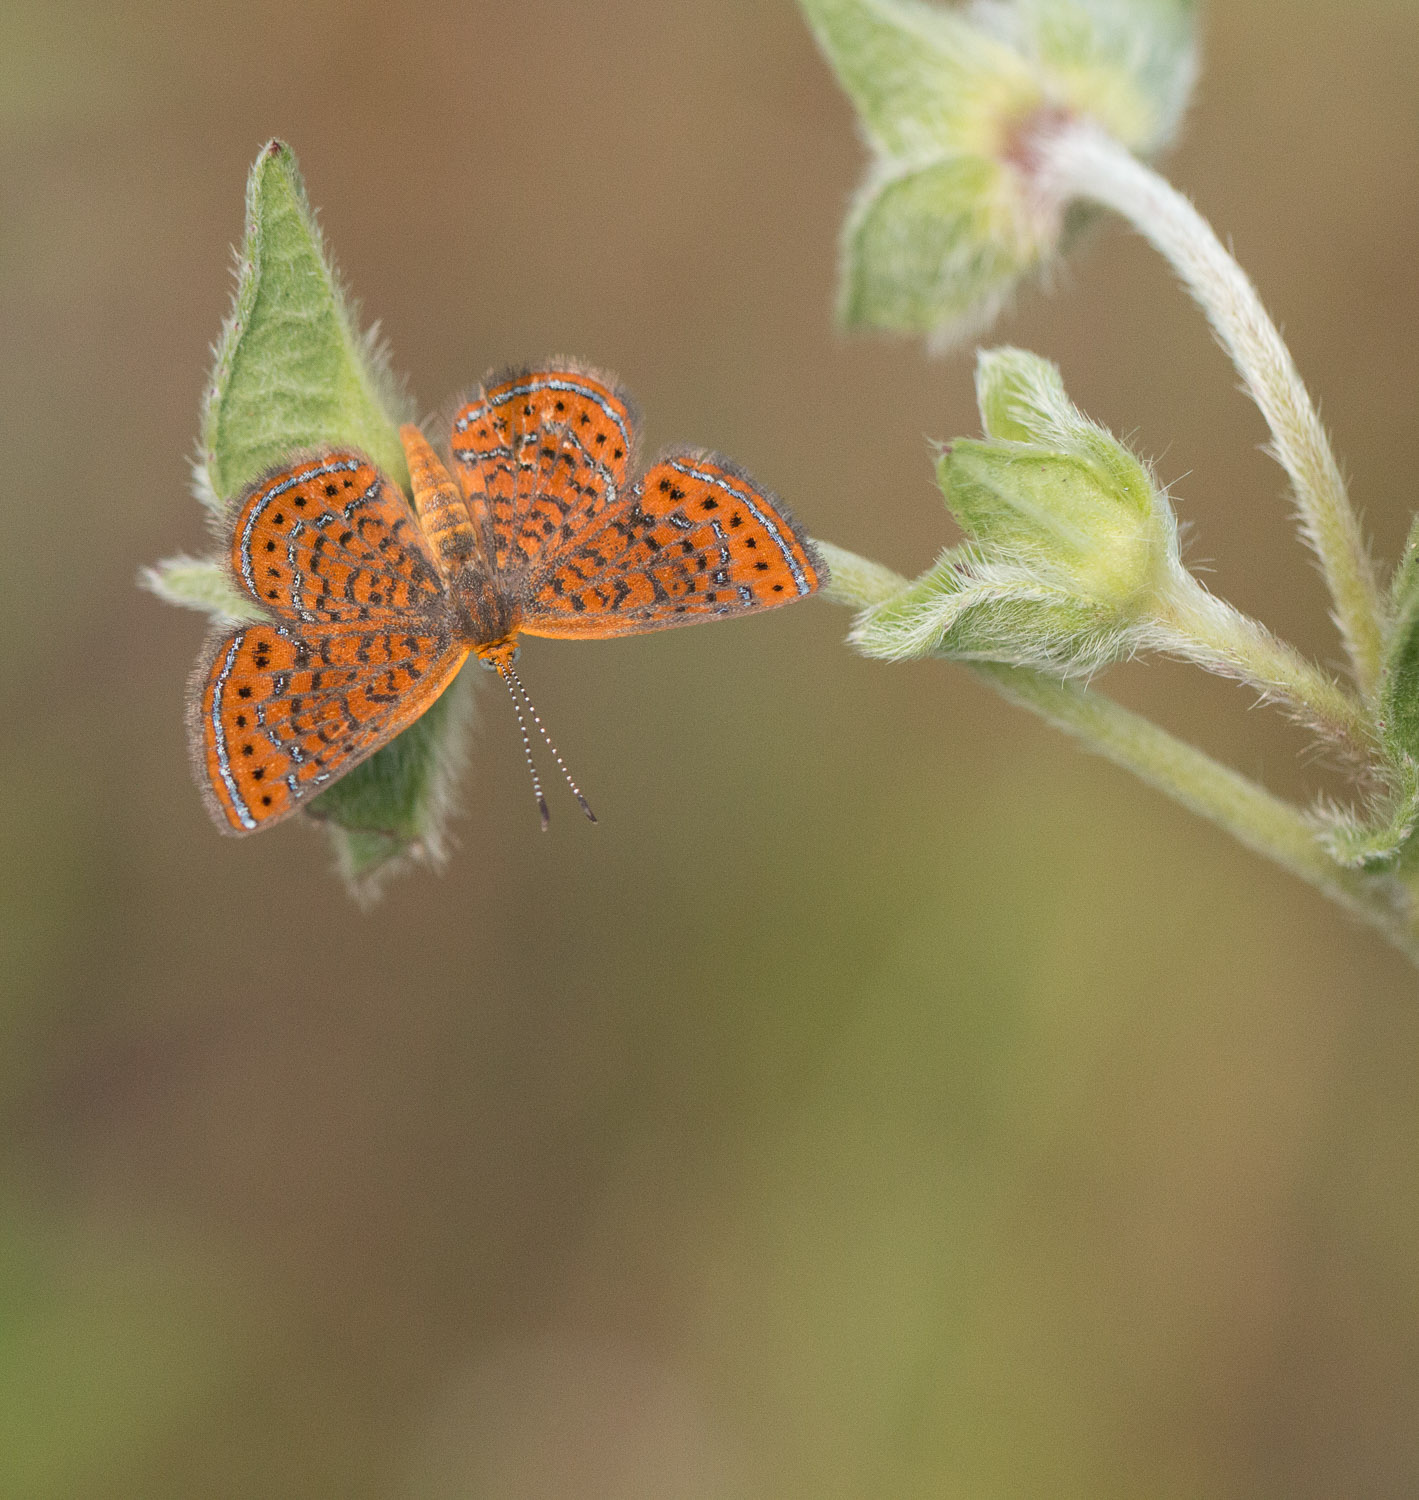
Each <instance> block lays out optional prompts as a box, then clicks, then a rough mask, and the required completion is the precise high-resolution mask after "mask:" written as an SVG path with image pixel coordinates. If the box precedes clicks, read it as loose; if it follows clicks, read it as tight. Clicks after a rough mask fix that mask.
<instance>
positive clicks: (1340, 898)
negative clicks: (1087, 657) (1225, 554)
mask: <svg viewBox="0 0 1419 1500" xmlns="http://www.w3.org/2000/svg"><path fill="white" fill-rule="evenodd" d="M816 546H817V548H818V551H819V553H820V554H821V555H822V556H823V558H824V560H825V561H826V562H827V564H828V566H829V568H830V570H831V573H830V579H829V583H828V587H827V588H826V589H825V591H824V592H825V594H826V596H827V597H828V598H830V599H832V600H834V601H835V602H836V603H839V604H846V605H849V606H851V607H854V608H857V609H863V608H867V607H870V606H872V605H877V604H882V603H885V602H886V601H887V600H888V599H890V598H891V597H892V596H893V595H894V594H895V593H897V592H898V591H899V590H902V589H905V588H907V587H908V586H909V585H908V582H907V580H906V579H905V578H902V577H901V576H900V575H899V574H896V573H894V572H892V571H891V569H889V568H885V567H883V566H882V565H881V564H880V563H875V562H870V561H868V560H867V559H866V558H862V557H858V556H857V555H856V554H855V553H852V552H848V551H846V550H844V549H843V548H840V547H834V546H832V545H831V544H829V543H826V542H818V543H816ZM1224 607H1225V606H1224ZM1239 618H1242V619H1244V618H1245V616H1241V617H1239ZM1273 644H1275V645H1277V646H1278V647H1279V645H1280V643H1279V642H1274V643H1273ZM1297 660H1298V661H1299V660H1302V659H1301V658H1299V657H1298V658H1297ZM965 665H967V666H969V667H970V668H971V670H972V671H974V672H975V673H976V675H977V676H978V677H981V678H982V679H983V680H985V681H986V682H988V683H990V685H991V686H992V687H994V688H995V689H996V690H997V691H998V692H999V693H1001V694H1003V695H1004V696H1005V697H1006V698H1008V699H1009V700H1010V701H1011V702H1012V703H1015V704H1018V705H1019V706H1020V707H1022V708H1028V709H1029V710H1030V711H1031V712H1032V713H1036V714H1038V715H1039V716H1040V717H1041V718H1042V719H1045V720H1046V721H1047V722H1048V723H1050V724H1053V725H1054V726H1055V727H1056V728H1057V729H1062V730H1064V731H1065V733H1067V734H1071V735H1073V736H1074V738H1075V739H1077V740H1079V741H1080V742H1081V743H1082V744H1083V745H1084V746H1085V748H1087V749H1089V750H1092V751H1094V752H1095V753H1096V754H1099V755H1103V756H1106V757H1107V758H1108V759H1109V760H1111V761H1113V762H1114V764H1115V765H1118V766H1121V767H1123V769H1124V770H1127V771H1132V772H1133V774H1134V775H1135V776H1137V777H1138V778H1139V779H1140V780H1142V781H1145V782H1147V783H1148V785H1149V786H1151V787H1154V788H1155V789H1157V790H1158V791H1160V792H1163V793H1165V794H1166V795H1167V796H1169V797H1171V798H1172V799H1173V800H1174V801H1175V802H1180V803H1181V804H1182V805H1183V806H1184V807H1186V808H1189V809H1191V810H1192V811H1193V812H1195V813H1197V814H1199V815H1200V816H1201V817H1204V818H1206V819H1208V821H1209V822H1212V823H1215V824H1216V825H1217V826H1218V827H1219V828H1223V829H1225V830H1226V831H1227V832H1228V833H1230V834H1231V835H1232V836H1233V838H1235V839H1238V840H1239V841H1240V842H1241V843H1243V844H1245V845H1246V846H1247V848H1248V849H1251V850H1253V851H1254V852H1256V853H1257V854H1262V855H1265V856H1266V857H1267V858H1268V859H1270V860H1272V861H1273V862H1274V863H1276V864H1278V865H1280V866H1281V867H1282V868H1283V869H1285V870H1289V871H1290V872H1291V874H1293V875H1295V876H1297V877H1298V878H1299V879H1301V880H1304V881H1305V882H1306V883H1307V884H1308V885H1311V886H1314V887H1315V889H1316V890H1318V891H1321V892H1322V893H1323V894H1325V895H1326V896H1329V897H1330V899H1331V900H1332V901H1336V902H1338V903H1339V904H1340V905H1341V906H1343V907H1344V908H1345V909H1346V910H1347V911H1349V912H1352V913H1353V914H1354V915H1356V916H1358V917H1360V918H1361V919H1362V920H1364V921H1365V922H1368V923H1369V924H1370V925H1371V926H1372V927H1375V928H1377V929H1378V930H1379V931H1380V932H1382V933H1383V934H1384V936H1385V937H1386V938H1388V939H1389V941H1390V942H1391V943H1393V944H1394V946H1395V947H1396V948H1398V949H1399V950H1400V952H1402V953H1403V954H1405V956H1406V957H1407V958H1408V959H1409V960H1410V961H1411V962H1412V963H1413V964H1415V965H1416V967H1419V932H1416V927H1415V923H1414V922H1413V920H1412V915H1413V912H1414V908H1415V903H1416V900H1419V889H1411V888H1410V886H1411V882H1410V881H1409V880H1401V879H1396V878H1393V877H1391V876H1389V875H1386V874H1366V873H1365V872H1363V871H1360V870H1352V869H1347V868H1346V867H1345V866H1343V865H1341V864H1339V863H1338V862H1337V861H1336V860H1335V859H1333V858H1332V857H1331V855H1330V853H1329V852H1328V851H1327V849H1326V848H1325V846H1324V844H1323V843H1322V842H1321V840H1320V839H1319V837H1317V833H1316V829H1315V827H1314V826H1313V824H1312V823H1311V820H1310V819H1309V818H1308V817H1307V816H1306V814H1305V813H1304V812H1303V811H1302V810H1301V809H1300V808H1298V807H1293V806H1292V805H1291V804H1290V803H1289V802H1285V801H1283V800H1282V799H1281V798H1279V797H1277V796H1275V795H1273V794H1272V793H1271V792H1269V791H1267V790H1266V788H1265V787H1262V786H1258V785H1257V783H1256V782H1254V781H1251V780H1249V779H1248V778H1247V777H1245V776H1243V775H1241V774H1240V772H1237V771H1234V770H1232V769H1231V768H1230V767H1228V766H1224V765H1222V764H1221V763H1220V762H1218V761H1215V760H1213V759H1212V757H1211V756H1210V755H1208V754H1206V753H1205V752H1204V751H1202V750H1199V749H1197V748H1196V747H1195V746H1193V745H1189V744H1187V743H1186V742H1185V741H1183V740H1180V739H1177V738H1176V737H1175V736H1174V735H1171V734H1169V733H1168V732H1167V730H1165V729H1161V728H1159V726H1158V725H1156V724H1154V723H1152V722H1151V721H1149V720H1148V719H1144V718H1142V717H1141V716H1140V715H1138V714H1135V713H1133V712H1132V711H1130V710H1129V709H1126V708H1124V707H1123V705H1122V704H1119V703H1115V702H1114V701H1113V699H1111V698H1108V697H1106V696H1105V695H1104V694H1102V693H1100V692H1097V691H1096V690H1095V689H1093V688H1084V687H1080V686H1079V685H1078V684H1077V683H1072V682H1065V681H1062V680H1061V679H1059V678H1056V677H1051V676H1049V675H1048V674H1046V673H1044V672H1037V671H1034V670H1032V669H1030V668H1027V667H1011V666H1005V665H1003V664H997V663H994V662H968V663H965ZM1306 665H1308V664H1306ZM1311 670H1312V671H1313V670H1314V669H1311ZM1332 687H1333V684H1332ZM1336 691H1338V689H1337V690H1336ZM1413 884H1414V885H1415V886H1419V877H1415V878H1414V881H1413Z"/></svg>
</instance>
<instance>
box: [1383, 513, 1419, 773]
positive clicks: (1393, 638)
mask: <svg viewBox="0 0 1419 1500" xmlns="http://www.w3.org/2000/svg"><path fill="white" fill-rule="evenodd" d="M1390 597H1391V601H1392V603H1393V615H1394V624H1393V626H1392V627H1391V629H1390V635H1389V639H1388V641H1387V643H1386V648H1385V663H1384V675H1383V678H1382V681H1381V686H1380V724H1381V728H1382V729H1383V732H1384V737H1385V743H1386V746H1387V747H1388V748H1389V750H1390V752H1391V754H1392V755H1394V756H1397V757H1408V758H1409V759H1412V760H1419V516H1416V517H1415V520H1414V524H1413V525H1412V526H1411V527H1410V530H1409V540H1408V541H1407V542H1406V543H1405V546H1404V557H1403V559H1402V561H1401V562H1400V565H1399V568H1398V570H1397V571H1396V572H1395V575H1394V583H1393V585H1392V587H1391V590H1390Z"/></svg>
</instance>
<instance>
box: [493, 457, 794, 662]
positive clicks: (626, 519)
mask: <svg viewBox="0 0 1419 1500" xmlns="http://www.w3.org/2000/svg"><path fill="white" fill-rule="evenodd" d="M821 572H822V568H821V564H820V563H819V562H818V560H817V558H816V557H815V555H814V553H813V550H812V547H811V544H810V543H809V542H808V540H807V538H806V537H805V536H804V535H803V533H802V532H801V531H800V530H799V529H798V527H797V525H796V524H795V523H794V521H793V519H792V518H791V517H790V516H789V515H788V513H787V512H786V511H785V510H784V508H783V506H782V505H781V504H780V503H779V502H778V501H777V500H775V499H774V498H773V497H772V496H771V495H768V494H767V493H765V492H764V491H763V490H762V489H760V488H759V487H758V486H757V485H756V484H755V483H754V481H753V480H751V479H750V478H749V477H748V476H747V475H746V474H744V473H743V471H742V470H740V469H738V468H737V467H735V466H734V465H733V464H730V463H728V462H726V461H725V460H724V459H722V458H717V457H716V456H714V455H713V454H706V453H700V452H696V451H684V452H674V453H669V454H666V455H665V457H663V458H662V459H660V460H659V462H657V463H655V464H653V465H652V466H651V468H650V469H649V470H648V472H647V473H646V475H645V477H644V478H643V479H642V480H640V481H638V482H637V484H636V485H635V486H634V488H633V489H632V490H631V491H630V493H629V494H628V495H627V497H626V499H625V500H624V501H623V502H622V503H621V504H620V505H618V506H616V507H614V508H613V509H611V510H609V511H608V512H607V513H606V515H605V516H603V517H602V519H601V523H600V524H599V525H597V526H594V527H592V528H589V530H588V532H587V534H586V535H584V536H582V537H579V538H577V539H576V540H575V541H574V542H573V543H572V544H571V545H570V546H568V547H567V548H565V549H563V550H562V551H560V552H559V553H558V554H557V555H556V556H554V557H551V558H549V559H548V561H547V564H546V566H545V567H544V568H543V569H541V570H540V571H539V572H537V573H536V574H534V576H533V577H532V578H531V579H530V580H529V584H528V590H527V595H528V597H527V601H526V603H525V605H524V610H523V621H522V628H523V629H524V630H525V631H527V633H528V634H529V635H544V636H611V635H633V634H638V633H639V632H641V631H647V630H664V629H667V628H669V627H670V626H674V625H690V624H694V623H696V622H697V621H699V620H704V619H712V618H715V617H717V616H723V615H735V614H744V613H747V612H749V611H752V610H757V609H766V608H771V607H772V606H774V605H778V604H787V603H790V602H791V601H792V600H794V599H798V598H801V597H802V596H803V595H805V594H811V593H813V592H814V591H815V590H816V589H817V588H818V586H819V583H820V576H821Z"/></svg>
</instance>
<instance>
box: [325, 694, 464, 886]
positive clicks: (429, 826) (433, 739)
mask: <svg viewBox="0 0 1419 1500" xmlns="http://www.w3.org/2000/svg"><path fill="white" fill-rule="evenodd" d="M471 719H472V695H471V693H470V691H469V684H468V682H467V681H466V680H464V679H462V678H460V679H459V680H457V681H455V682H454V684H453V685H452V686H451V687H450V688H449V689H448V690H447V691H446V692H445V693H444V694H443V695H442V696H441V697H439V698H438V699H436V700H435V701H434V703H433V704H431V705H430V707H429V708H428V709H427V710H426V711H425V712H424V714H423V715H422V716H421V717H420V718H418V719H417V720H415V722H414V723H413V724H411V725H410V726H409V728H408V729H406V730H405V731H404V733H403V734H401V735H400V736H399V737H398V739H395V740H391V741H390V743H389V744H387V745H386V746H385V747H384V749H383V750H381V751H380V752H379V754H378V755H373V756H371V757H370V759H369V760H367V761H365V762H364V764H363V765H360V766H356V767H355V769H354V770H353V771H351V772H350V773H349V775H348V776H344V777H342V778H341V779H340V780H339V781H337V782H336V783H335V785H334V786H332V787H331V788H330V790H329V791H327V792H324V793H322V795H321V796H319V797H318V798H316V800H315V801H314V802H313V803H312V804H311V806H310V808H309V809H308V811H309V815H310V816H311V817H313V818H316V819H319V820H322V821H325V822H327V823H328V824H329V825H330V826H331V827H332V829H334V830H335V831H336V832H337V833H338V837H337V838H336V857H337V860H338V862H339V866H340V871H341V874H343V875H344V877H345V879H346V881H347V882H348V883H349V884H350V887H351V889H352V890H353V891H354V892H355V894H356V895H357V896H360V897H362V898H367V897H369V896H371V895H373V894H375V893H376V891H377V889H378V887H379V885H380V883H381V882H382V880H383V879H384V877H386V876H388V875H389V874H392V873H393V872H394V871H395V870H396V869H397V868H398V867H399V866H400V865H402V864H403V863H405V862H406V861H408V860H410V859H413V860H418V861H420V862H422V863H426V864H438V863H440V862H441V861H442V860H443V857H444V854H445V852H446V850H445V832H444V830H445V825H446V823H447V820H448V815H449V813H450V811H451V806H450V803H451V798H452V794H453V787H454V782H455V781H456V779H457V776H458V773H459V771H460V770H461V769H462V762H463V750H464V746H465V745H466V744H467V740H468V727H469V723H470V722H471Z"/></svg>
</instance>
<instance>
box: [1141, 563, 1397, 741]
mask: <svg viewBox="0 0 1419 1500" xmlns="http://www.w3.org/2000/svg"><path fill="white" fill-rule="evenodd" d="M1155 608H1156V609H1157V611H1158V624H1157V634H1158V636H1159V637H1160V638H1159V639H1158V641H1157V645H1158V646H1159V647H1160V648H1161V649H1163V650H1166V651H1167V652H1169V654H1170V655H1173V656H1179V657H1182V658H1184V659H1186V660H1188V661H1193V662H1196V663H1197V664H1198V665H1199V666H1202V667H1205V668H1206V669H1207V670H1208V671H1209V672H1217V673H1220V674H1221V675H1222V676H1225V677H1235V678H1238V679H1239V680H1240V681H1242V682H1245V683H1247V684H1249V685H1250V686H1251V687H1254V688H1257V689H1258V690H1259V691H1260V692H1262V693H1264V694H1265V695H1266V697H1268V698H1271V699H1274V700H1275V701H1277V702H1279V703H1282V704H1284V705H1285V706H1286V707H1287V708H1288V709H1290V710H1291V712H1292V713H1294V714H1295V715H1296V716H1297V717H1298V718H1300V719H1302V720H1304V721H1305V722H1306V723H1308V724H1310V725H1311V727H1312V728H1314V729H1317V730H1319V731H1320V732H1321V733H1322V734H1325V735H1327V736H1328V737H1329V738H1331V739H1333V740H1338V741H1340V742H1341V743H1342V744H1343V745H1344V746H1345V748H1346V749H1348V750H1350V751H1351V752H1353V753H1354V754H1356V755H1357V756H1360V757H1361V758H1362V759H1369V758H1370V757H1371V756H1372V755H1373V753H1374V751H1375V736H1374V730H1373V729H1372V727H1371V724H1370V720H1369V716H1368V715H1367V714H1366V712H1365V709H1364V707H1363V706H1362V705H1361V704H1360V703H1359V702H1358V701H1357V700H1356V698H1355V697H1354V696H1353V695H1352V694H1351V693H1349V692H1347V691H1346V690H1345V689H1344V688H1343V687H1341V686H1340V684H1339V683H1337V682H1336V681H1335V680H1334V678H1332V677H1330V676H1328V675H1327V674H1326V673H1325V672H1323V671H1321V669H1320V668H1319V667H1317V666H1316V665H1315V664H1314V663H1313V662H1310V661H1308V660H1307V659H1306V658H1305V657H1304V656H1302V655H1301V653H1300V652H1299V651H1297V650H1296V648H1295V647H1294V646H1289V645H1287V644H1286V643H1285V642H1284V641H1279V640H1277V638H1276V637H1275V636H1274V635H1272V633H1271V632H1270V631H1269V630H1268V629H1267V628H1266V626H1264V625H1263V624H1261V622H1260V621H1258V620H1254V619H1252V617H1251V616H1250V615H1245V614H1243V613H1242V612H1241V611H1240V610H1239V609H1235V608H1234V607H1233V606H1232V605H1230V604H1228V603H1227V602H1226V601H1225V600H1223V599H1219V598H1217V596H1216V595H1215V594H1209V593H1208V592H1207V590H1206V589H1205V588H1203V587H1202V585H1201V584H1199V583H1198V582H1197V580H1196V579H1194V578H1192V577H1191V576H1190V575H1188V574H1183V575H1182V576H1181V578H1180V579H1179V580H1177V582H1176V584H1175V585H1174V587H1172V588H1170V589H1168V590H1165V591H1164V593H1163V594H1162V595H1161V597H1160V598H1159V599H1158V600H1157V602H1156V604H1155ZM1170 638H1171V639H1170Z"/></svg>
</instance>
